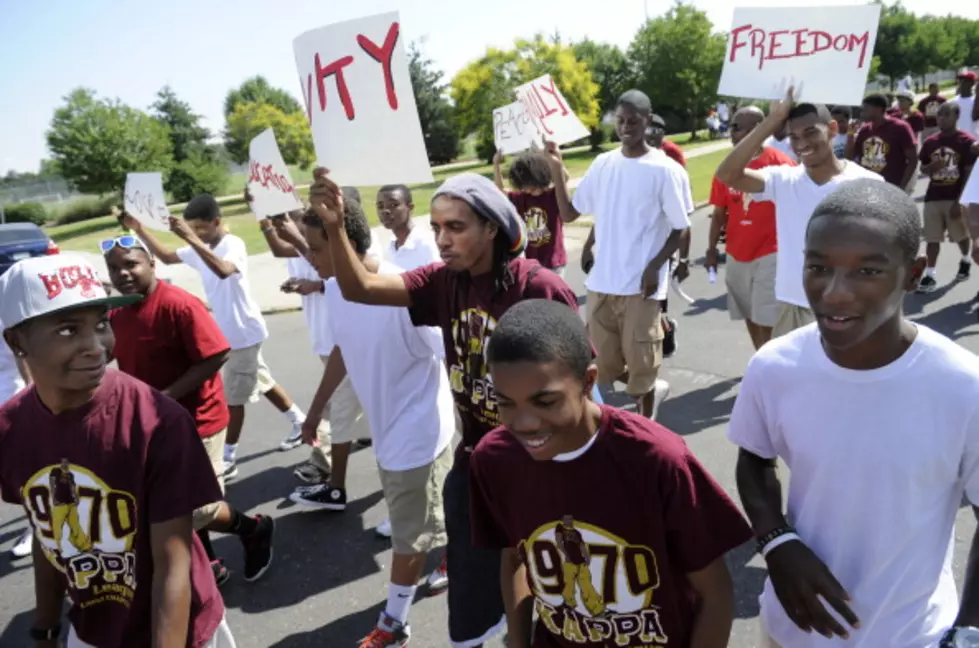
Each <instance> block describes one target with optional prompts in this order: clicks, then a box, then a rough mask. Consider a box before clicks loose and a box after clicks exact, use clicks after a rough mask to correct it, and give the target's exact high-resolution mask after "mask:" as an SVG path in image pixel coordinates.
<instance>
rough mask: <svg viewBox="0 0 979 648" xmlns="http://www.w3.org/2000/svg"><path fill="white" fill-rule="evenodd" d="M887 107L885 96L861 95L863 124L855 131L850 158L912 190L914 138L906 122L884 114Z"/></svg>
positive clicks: (914, 160) (907, 189)
mask: <svg viewBox="0 0 979 648" xmlns="http://www.w3.org/2000/svg"><path fill="white" fill-rule="evenodd" d="M887 107H888V103H887V98H886V97H885V96H884V95H882V94H872V95H869V96H867V97H866V98H864V100H863V107H862V112H861V117H862V118H863V126H861V127H860V130H858V131H857V135H856V138H855V139H854V142H853V149H852V151H851V155H852V157H851V158H850V159H852V160H853V161H854V162H856V163H857V164H859V165H860V166H862V167H863V168H865V169H869V170H870V171H873V172H874V173H878V174H880V175H881V176H882V177H883V178H884V180H886V181H887V182H889V183H891V184H892V185H894V186H896V187H901V188H902V189H905V190H906V191H907V192H908V193H912V192H913V190H914V184H912V182H913V181H914V180H915V179H916V176H915V171H917V169H918V139H917V137H916V136H915V134H914V131H913V130H911V126H910V125H909V124H908V122H906V121H903V120H902V119H899V118H896V117H891V116H889V115H888V114H887Z"/></svg>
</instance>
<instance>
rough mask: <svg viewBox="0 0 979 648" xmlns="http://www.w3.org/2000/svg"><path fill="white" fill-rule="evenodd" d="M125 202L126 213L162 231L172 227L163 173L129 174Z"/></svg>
mask: <svg viewBox="0 0 979 648" xmlns="http://www.w3.org/2000/svg"><path fill="white" fill-rule="evenodd" d="M123 202H124V205H125V209H126V213H127V214H130V215H131V216H133V217H134V218H135V219H136V220H138V221H139V222H140V223H142V224H143V225H145V226H147V227H149V228H152V229H155V230H160V231H162V232H165V231H167V230H169V229H170V210H169V209H167V201H166V198H164V195H163V175H162V174H160V173H129V174H127V175H126V190H125V194H124V201H123Z"/></svg>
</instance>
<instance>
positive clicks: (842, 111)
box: [830, 106, 853, 119]
mask: <svg viewBox="0 0 979 648" xmlns="http://www.w3.org/2000/svg"><path fill="white" fill-rule="evenodd" d="M830 114H833V115H843V116H844V117H846V118H847V119H849V118H850V115H852V114H853V113H852V112H851V111H850V107H849V106H833V109H832V110H831V111H830Z"/></svg>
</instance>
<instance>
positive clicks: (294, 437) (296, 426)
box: [279, 423, 303, 452]
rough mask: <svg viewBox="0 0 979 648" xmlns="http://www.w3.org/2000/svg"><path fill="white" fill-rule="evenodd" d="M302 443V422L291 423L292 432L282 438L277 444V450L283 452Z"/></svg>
mask: <svg viewBox="0 0 979 648" xmlns="http://www.w3.org/2000/svg"><path fill="white" fill-rule="evenodd" d="M302 444H303V424H302V423H293V424H292V432H290V433H289V436H287V437H286V438H284V439H282V443H280V444H279V450H281V451H283V452H285V451H286V450H292V449H293V448H298V447H299V446H301V445H302Z"/></svg>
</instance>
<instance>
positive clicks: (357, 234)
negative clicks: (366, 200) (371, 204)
mask: <svg viewBox="0 0 979 648" xmlns="http://www.w3.org/2000/svg"><path fill="white" fill-rule="evenodd" d="M303 225H305V226H306V227H312V228H315V229H318V230H319V231H320V232H322V233H323V237H324V238H326V228H325V227H324V226H323V221H322V220H321V219H320V217H319V214H317V213H316V210H315V209H313V208H312V207H310V208H309V209H307V210H306V213H305V214H303ZM343 229H344V230H346V232H347V238H348V239H350V244H351V245H352V246H353V247H354V251H355V252H357V254H367V250H369V249H371V226H370V225H368V224H367V217H366V216H364V208H363V207H361V205H360V203H359V202H357V201H356V200H352V199H350V198H346V197H344V201H343Z"/></svg>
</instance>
